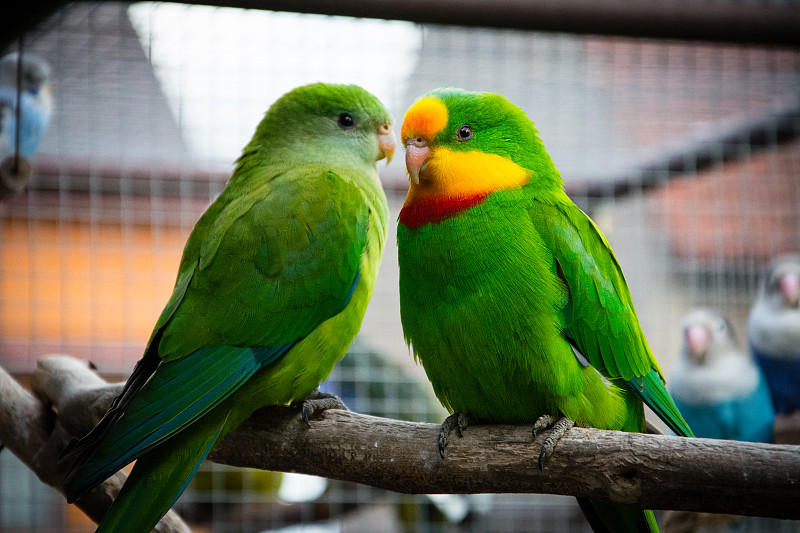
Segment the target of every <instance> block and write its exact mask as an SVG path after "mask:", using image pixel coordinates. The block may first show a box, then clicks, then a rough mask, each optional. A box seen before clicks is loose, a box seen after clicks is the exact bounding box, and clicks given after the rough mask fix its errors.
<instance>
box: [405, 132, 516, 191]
mask: <svg viewBox="0 0 800 533" xmlns="http://www.w3.org/2000/svg"><path fill="white" fill-rule="evenodd" d="M427 166H428V168H427V169H426V171H425V175H424V177H423V178H422V179H421V180H420V183H419V185H417V184H415V183H413V182H412V183H411V188H410V189H409V190H408V196H407V197H406V202H405V203H406V205H410V204H412V203H413V202H414V201H416V200H420V199H424V198H432V197H439V198H451V199H452V198H467V197H473V196H477V195H485V194H489V193H492V192H495V191H500V190H504V189H514V188H517V187H521V186H523V185H525V184H526V183H527V182H528V179H529V177H530V172H529V171H527V170H525V169H524V168H522V167H521V166H519V165H517V164H516V163H514V162H513V161H511V160H510V159H507V158H505V157H502V156H499V155H497V154H486V153H483V152H478V151H474V152H460V151H459V152H456V151H453V150H450V149H449V148H445V147H441V146H439V147H435V148H434V149H433V150H432V152H431V157H430V158H429V159H428V161H427Z"/></svg>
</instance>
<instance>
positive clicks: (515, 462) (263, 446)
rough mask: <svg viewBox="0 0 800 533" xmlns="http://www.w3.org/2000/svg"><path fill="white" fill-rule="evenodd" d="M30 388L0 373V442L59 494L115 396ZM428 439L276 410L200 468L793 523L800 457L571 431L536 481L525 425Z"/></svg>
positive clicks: (44, 373)
mask: <svg viewBox="0 0 800 533" xmlns="http://www.w3.org/2000/svg"><path fill="white" fill-rule="evenodd" d="M31 383H32V388H33V390H34V391H35V393H36V395H37V396H38V397H39V398H40V400H41V401H37V399H36V398H34V397H33V396H31V395H30V394H28V393H26V392H25V391H24V390H22V389H21V388H20V387H19V386H18V385H17V384H16V383H15V382H13V380H11V379H10V377H8V375H7V374H5V373H4V372H1V371H0V439H2V440H3V442H5V443H6V444H7V445H8V447H9V448H10V449H11V450H12V451H13V452H14V453H15V454H17V455H19V456H20V457H21V458H22V460H23V461H24V462H25V463H26V464H28V466H29V467H31V469H33V470H34V471H35V472H36V473H37V474H38V475H39V476H40V477H41V478H42V479H43V480H44V481H45V482H46V483H48V484H51V485H53V486H56V487H57V488H58V487H59V486H60V480H61V479H63V473H62V472H61V467H59V466H57V465H56V462H55V458H56V457H57V455H58V453H59V451H60V449H61V447H63V446H64V445H65V444H66V441H67V440H68V435H67V434H68V431H67V429H69V430H70V431H71V432H74V433H83V432H85V431H86V430H88V428H89V427H91V425H92V424H93V423H94V422H95V421H96V420H97V418H98V417H99V416H100V414H102V412H104V410H105V408H106V407H107V405H108V404H109V403H110V401H111V399H112V398H113V396H114V395H115V394H116V393H117V392H118V391H119V388H120V385H119V384H118V385H106V384H104V382H102V380H100V378H99V377H97V375H96V374H94V373H93V372H92V371H90V370H89V369H88V367H86V365H84V364H82V363H79V362H77V361H76V360H74V359H71V358H67V357H51V358H47V359H44V360H43V361H42V362H41V363H40V364H39V366H38V368H37V370H36V373H35V374H34V376H33V378H32V382H31ZM51 405H52V406H54V407H55V410H56V411H57V412H58V416H57V417H56V415H55V412H54V411H53V410H52V409H50V408H49V406H51ZM438 431H439V426H438V425H436V424H421V423H413V422H401V421H397V420H389V419H384V418H377V417H371V416H365V415H359V414H356V413H352V412H347V411H338V410H332V411H326V412H323V413H322V414H320V415H319V416H318V417H316V418H315V419H314V420H312V422H311V427H307V426H306V425H305V424H304V423H303V422H302V421H301V420H300V415H299V412H298V410H297V409H294V408H291V407H277V406H276V407H269V408H265V409H262V410H260V411H258V412H256V413H255V414H254V415H253V416H252V417H251V418H250V419H249V420H248V421H246V422H245V423H244V424H243V425H242V426H241V427H240V428H239V429H238V430H236V431H235V432H233V433H231V434H230V435H228V437H226V438H225V439H224V440H223V441H222V442H221V443H220V444H219V445H218V446H217V448H216V449H215V450H214V451H213V452H212V453H211V455H210V456H209V459H210V460H212V461H216V462H218V463H224V464H229V465H234V466H246V467H253V468H261V469H268V470H276V471H286V472H301V473H305V474H315V475H319V476H325V477H330V478H335V479H341V480H347V481H354V482H358V483H364V484H368V485H372V486H376V487H381V488H385V489H389V490H393V491H397V492H405V493H483V492H494V493H503V492H514V493H532V492H537V493H550V494H566V495H573V496H581V497H584V496H585V497H591V498H596V499H598V500H606V501H615V502H619V503H625V504H630V505H637V506H641V507H647V508H651V509H680V510H689V511H704V512H714V513H730V514H749V515H757V516H773V517H778V518H795V519H797V518H800V506H798V505H797V502H798V501H800V446H791V445H771V444H756V443H743V442H734V441H720V440H710V439H684V438H679V437H669V436H663V435H642V434H630V433H620V432H613V431H602V430H594V429H581V428H573V429H570V430H569V431H567V433H566V435H565V436H564V438H563V439H562V440H561V441H560V442H559V443H558V445H557V447H556V449H555V453H554V454H553V456H552V457H551V458H550V460H549V462H548V464H547V466H546V468H545V469H544V471H543V472H542V471H539V470H538V468H537V467H536V459H537V456H538V453H539V449H540V446H541V442H542V440H543V439H544V437H545V436H546V434H547V432H543V434H542V435H540V436H539V437H537V439H536V440H535V441H534V440H533V438H532V436H531V428H530V427H527V426H478V425H473V426H470V427H469V428H468V429H467V430H466V432H465V434H464V437H463V438H457V437H453V438H451V440H450V444H449V446H448V448H447V452H446V457H445V458H444V459H442V458H440V456H439V452H438V448H437V436H438ZM118 476H121V474H118ZM121 479H124V478H121ZM112 486H113V483H112ZM117 486H118V485H117ZM113 490H114V489H113V488H110V489H109V488H103V489H100V492H101V493H102V495H105V496H104V499H103V498H101V497H100V496H95V497H94V498H95V499H96V500H97V502H94V503H92V504H91V505H89V504H88V503H87V500H86V499H84V498H82V499H81V500H79V503H80V504H82V506H83V508H85V509H87V508H88V509H87V513H88V514H90V516H92V517H98V516H100V515H102V512H103V511H104V509H105V508H106V507H107V505H108V502H110V499H109V497H108V496H107V494H108V492H109V491H112V492H113ZM178 530H179V529H178Z"/></svg>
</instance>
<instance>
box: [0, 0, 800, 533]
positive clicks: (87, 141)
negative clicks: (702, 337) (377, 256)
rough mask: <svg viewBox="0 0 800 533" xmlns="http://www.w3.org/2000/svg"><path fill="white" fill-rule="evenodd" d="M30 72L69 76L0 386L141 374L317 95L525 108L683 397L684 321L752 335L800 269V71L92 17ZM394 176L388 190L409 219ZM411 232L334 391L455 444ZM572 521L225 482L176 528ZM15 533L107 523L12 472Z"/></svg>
mask: <svg viewBox="0 0 800 533" xmlns="http://www.w3.org/2000/svg"><path fill="white" fill-rule="evenodd" d="M24 53H26V54H32V55H38V56H40V57H41V58H43V59H44V60H45V61H47V62H48V63H49V65H50V67H51V69H52V72H51V76H50V84H51V89H52V94H53V99H54V105H53V116H52V119H51V123H50V126H49V128H48V129H47V131H46V132H45V134H44V137H43V139H42V142H41V145H40V147H39V150H38V152H37V154H36V155H35V157H33V158H32V161H33V164H34V173H33V179H32V180H31V182H30V183H29V184H28V186H27V187H26V188H25V190H24V191H22V192H21V193H19V194H17V195H16V196H14V197H13V198H11V199H9V200H6V201H4V202H3V203H2V204H0V255H2V260H0V314H1V315H2V319H1V320H0V365H2V366H3V367H4V368H5V369H6V370H8V371H10V372H12V373H14V374H16V375H19V376H24V375H25V374H27V373H29V372H30V371H31V370H32V369H33V368H34V367H35V365H36V360H37V359H38V358H39V357H41V356H42V355H43V354H47V353H67V354H70V355H74V356H77V357H81V358H87V359H89V360H91V361H93V362H94V363H95V365H96V366H97V367H98V369H99V370H100V372H102V373H103V374H105V375H108V376H110V377H116V378H122V377H124V376H126V375H127V374H128V373H130V371H131V369H132V367H133V365H134V363H135V361H136V360H137V359H138V358H139V357H140V356H141V352H142V349H143V346H144V344H145V343H146V342H147V339H148V337H149V335H150V331H151V328H152V326H153V324H154V322H155V319H156V318H157V317H158V315H159V313H160V311H161V309H162V307H163V305H164V303H165V302H166V300H167V298H168V297H169V294H170V291H171V288H172V285H173V283H174V279H175V273H176V272H177V266H178V262H179V259H180V254H181V250H182V247H183V244H184V242H185V239H186V237H187V236H188V234H189V231H190V230H191V228H192V227H193V225H194V223H195V221H196V220H197V218H198V217H199V216H200V214H201V213H202V212H203V210H204V209H205V208H206V207H207V206H208V205H209V203H210V202H211V201H212V200H213V199H214V198H215V196H216V195H217V194H219V192H220V191H221V190H222V188H223V187H224V185H225V182H226V180H227V178H228V177H229V176H230V173H231V170H232V168H233V162H234V161H235V159H236V158H237V157H238V155H239V152H240V150H241V148H242V147H243V146H244V145H245V143H246V142H247V140H248V139H249V137H250V135H251V134H252V131H253V130H254V128H255V125H256V124H257V123H258V121H259V120H260V118H261V116H262V115H263V113H264V111H265V110H266V108H267V107H268V106H269V104H270V103H271V102H272V101H274V100H275V99H276V98H277V97H278V96H280V95H281V94H282V93H284V92H286V91H287V90H289V89H291V88H292V87H294V86H297V85H300V84H303V83H307V82H314V81H330V82H348V83H357V84H359V85H362V86H363V87H365V88H366V89H368V90H370V91H371V92H373V93H374V94H376V95H377V96H378V97H379V98H381V99H382V100H383V101H384V102H385V103H386V104H387V106H388V107H389V108H390V109H391V110H392V111H393V113H394V116H395V118H396V120H397V121H398V122H399V121H401V120H402V116H403V113H404V111H405V110H406V109H407V108H408V107H409V105H411V104H412V103H413V102H414V100H415V99H416V98H417V97H418V96H420V95H421V94H424V93H425V92H427V91H429V90H431V89H433V88H436V87H442V86H456V87H463V88H465V89H469V90H480V91H494V92H499V93H502V94H504V95H506V96H507V97H508V98H509V99H510V100H511V101H512V102H514V103H515V104H517V105H519V106H520V107H522V109H523V110H524V111H525V112H526V113H527V114H528V115H529V116H530V117H531V118H532V119H533V121H534V122H535V123H536V125H537V128H538V129H539V131H540V135H541V137H542V139H543V141H544V143H545V144H546V146H547V148H548V150H549V152H550V154H551V155H552V156H553V159H554V161H555V163H556V165H557V167H558V168H559V170H560V171H561V173H562V176H563V178H564V182H565V187H566V189H567V190H568V192H569V193H570V195H571V196H572V197H573V199H574V200H575V201H576V202H577V203H578V204H579V205H580V206H582V207H583V208H584V209H585V210H586V211H587V212H588V213H589V214H590V215H591V216H592V217H593V218H594V220H595V221H596V222H597V223H598V225H599V226H600V227H601V228H602V230H603V231H604V232H605V234H606V236H607V237H608V238H609V240H610V242H611V244H612V246H613V247H614V250H615V252H616V254H617V257H618V259H619V262H620V264H621V265H622V269H623V271H624V272H625V275H626V277H627V280H628V283H629V285H630V288H631V292H632V295H633V299H634V301H635V303H636V306H637V310H638V313H639V317H640V320H641V322H642V325H643V328H644V331H645V333H646V334H647V336H648V339H649V342H650V345H651V347H652V348H653V351H654V352H655V353H656V355H657V357H658V359H659V361H660V362H661V366H662V369H663V370H664V372H665V373H666V374H667V376H669V373H670V370H671V368H672V365H673V363H674V361H675V359H676V358H677V354H678V351H679V346H680V342H681V338H680V330H679V324H680V317H681V316H682V315H683V314H684V313H685V312H686V311H688V310H689V309H691V308H693V307H697V306H710V307H717V308H720V309H722V310H723V311H724V312H725V314H726V315H727V316H728V317H729V318H730V320H731V322H732V323H733V324H734V326H735V327H737V326H738V328H737V329H739V330H740V331H744V327H743V325H744V323H745V321H746V317H747V313H748V310H749V308H750V305H751V304H752V301H753V299H754V297H755V293H756V289H757V283H758V280H759V278H760V276H761V274H762V271H763V268H764V266H765V265H766V263H767V262H768V261H769V260H770V259H771V258H773V257H775V256H777V255H780V254H782V253H786V252H792V251H798V250H800V179H798V176H800V141H798V140H797V139H798V134H800V52H798V51H797V49H791V48H780V47H767V46H757V45H743V44H725V43H708V42H701V41H675V40H654V39H641V38H625V37H601V36H596V35H578V34H566V33H552V32H533V31H522V30H500V29H487V28H466V27H459V26H443V25H418V24H413V23H410V22H403V21H396V20H395V21H392V20H367V19H355V18H347V17H334V16H322V15H308V14H295V13H281V12H269V11H253V10H240V9H232V8H217V7H208V6H191V5H179V4H171V3H163V4H162V3H135V4H127V3H115V2H100V3H91V2H76V3H72V4H69V5H67V6H66V7H64V8H62V9H61V10H59V11H58V12H57V13H56V14H55V15H53V16H52V17H50V18H48V19H47V20H46V21H45V22H43V23H42V24H40V25H38V26H37V27H36V28H35V29H34V30H32V31H30V32H29V33H28V34H27V35H26V36H25V39H24ZM400 159H402V158H398V160H395V161H394V162H393V163H391V164H390V165H389V166H388V167H386V168H385V169H382V170H381V177H382V180H383V182H384V186H385V188H386V190H387V194H388V196H389V202H390V209H391V214H390V219H391V220H392V221H395V220H396V218H397V214H398V212H399V209H400V207H401V206H402V202H403V199H404V196H405V191H406V187H407V185H406V184H407V178H406V177H405V173H404V168H403V165H402V161H399V160H400ZM393 223H395V224H396V222H393ZM394 230H395V228H394V227H391V228H390V230H389V235H390V243H389V244H388V245H387V247H386V253H385V256H384V260H383V265H382V270H381V273H380V278H379V281H378V285H377V287H376V290H375V295H374V297H373V300H372V302H371V304H370V307H369V309H368V312H367V316H366V317H365V320H364V325H363V328H362V331H361V333H360V334H359V338H358V340H357V342H356V344H354V346H353V347H352V348H351V351H350V353H349V354H348V356H347V357H346V358H345V359H344V360H343V362H342V363H340V365H339V366H337V368H336V369H335V371H334V374H333V375H332V377H331V380H330V381H329V382H328V383H327V384H326V385H325V386H326V387H327V388H328V390H330V391H332V392H336V393H338V394H340V395H341V396H342V397H343V398H344V399H345V403H347V404H348V406H349V407H350V408H351V409H353V410H355V411H357V412H361V413H369V414H376V415H380V416H387V417H391V418H401V419H406V420H414V421H430V422H438V421H439V420H441V419H442V418H443V416H444V415H445V414H446V413H445V412H444V410H443V409H442V408H441V407H439V405H438V403H437V402H436V400H435V398H434V396H433V392H432V390H431V388H430V385H429V384H428V382H427V380H426V378H425V376H424V373H423V372H422V370H421V368H420V367H418V366H417V365H416V364H415V362H414V360H413V358H412V357H410V356H409V351H408V348H407V346H406V345H405V342H404V340H403V334H402V330H401V326H400V314H399V301H398V295H397V283H398V271H397V255H396V254H397V250H396V247H395V244H394V242H393V241H391V239H393V238H394V236H393V234H394ZM20 480H23V481H20ZM573 501H574V500H573V499H571V498H566V497H557V496H541V495H477V496H451V497H444V496H442V497H430V496H422V495H417V496H409V495H399V494H394V493H391V492H387V491H381V490H378V489H373V488H370V487H365V486H359V485H354V484H348V483H344V482H338V481H329V480H319V479H310V478H304V477H297V476H293V475H288V474H283V475H282V474H277V473H271V472H256V471H242V470H239V469H232V468H228V467H223V466H220V465H214V464H206V465H204V466H203V467H202V469H201V472H200V473H199V474H198V476H197V478H196V479H195V480H194V482H193V483H192V485H191V486H190V487H189V489H188V490H187V492H186V493H185V494H184V496H183V497H182V498H181V500H180V501H179V502H178V507H177V508H178V510H179V511H180V512H182V513H183V514H184V515H185V516H186V517H187V518H188V519H189V520H190V521H191V522H192V523H194V524H197V527H198V530H210V531H268V530H281V529H283V530H286V531H301V530H302V531H317V530H319V531H327V530H331V531H376V530H381V531H588V530H589V528H588V525H587V524H586V523H585V521H584V519H583V518H582V516H581V513H580V511H579V510H578V508H577V506H576V505H575V504H574V503H573ZM302 527H304V528H305V529H303V528H302ZM312 527H316V528H317V529H312ZM787 527H788V526H787ZM12 529H13V530H16V531H22V530H31V531H33V530H36V531H48V530H53V531H56V530H58V531H65V530H70V531H85V530H91V525H90V523H89V522H88V519H85V518H82V517H81V516H80V513H79V512H78V511H74V510H72V509H70V508H68V507H67V506H66V504H65V503H63V500H62V498H61V497H60V496H59V495H58V494H56V493H55V492H53V491H51V490H50V489H47V488H46V487H44V486H43V485H42V484H40V483H38V481H36V480H35V478H33V477H32V475H30V474H27V473H26V471H25V469H24V467H22V466H21V465H20V464H19V463H17V462H15V460H14V459H13V457H11V456H10V454H8V453H2V454H0V530H12Z"/></svg>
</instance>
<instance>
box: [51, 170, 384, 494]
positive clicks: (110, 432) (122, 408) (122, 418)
mask: <svg viewBox="0 0 800 533" xmlns="http://www.w3.org/2000/svg"><path fill="white" fill-rule="evenodd" d="M275 181H276V180H263V181H262V183H261V184H260V185H259V186H255V187H251V188H249V189H248V190H247V191H241V190H238V191H237V190H233V191H231V190H230V189H231V187H230V186H229V188H228V189H226V191H225V192H223V195H221V196H220V198H218V199H217V201H216V202H215V203H214V204H212V206H211V207H210V208H209V210H208V211H207V212H206V213H205V214H204V215H203V217H201V219H200V220H199V221H198V223H197V225H196V226H195V229H194V230H193V232H192V235H191V236H190V238H189V240H188V241H187V244H186V247H185V249H184V255H183V259H182V261H181V268H180V271H179V274H178V279H177V282H176V285H175V289H174V290H173V293H172V296H171V298H170V299H169V301H168V303H167V305H166V307H165V309H164V311H163V312H162V314H161V316H160V317H159V319H158V321H157V323H156V328H155V330H154V333H153V335H152V336H151V339H150V341H149V344H148V348H147V350H146V352H145V355H144V357H143V358H142V360H140V361H139V363H137V365H136V368H135V369H134V372H133V374H132V375H131V378H130V379H129V380H128V383H127V384H126V386H125V388H124V389H123V392H122V393H121V394H120V396H119V397H118V398H117V399H116V400H115V402H114V404H113V405H112V408H111V409H110V410H109V411H108V413H106V416H105V417H104V418H103V420H101V421H100V423H98V425H97V426H96V427H95V428H94V429H93V430H92V432H90V433H89V434H88V435H87V436H85V437H84V438H83V439H81V440H80V441H77V442H73V443H72V444H71V445H70V446H69V447H68V448H67V449H66V450H65V452H64V454H63V455H62V461H67V460H72V459H75V463H74V464H73V466H72V468H71V470H70V473H69V474H68V477H67V481H66V483H65V491H66V492H67V494H68V496H69V498H70V499H71V500H73V499H75V498H76V497H77V496H79V495H80V494H81V493H82V492H83V491H85V490H87V489H88V488H91V487H92V486H94V485H95V484H97V483H99V482H100V481H102V480H103V479H105V478H106V477H108V475H110V474H112V473H113V472H114V471H116V470H118V469H119V468H121V467H122V466H124V465H125V464H127V463H129V462H130V461H132V460H134V459H136V458H137V457H139V456H141V455H142V454H143V453H145V452H147V451H148V450H150V449H152V448H153V447H154V446H157V445H159V444H160V443H162V442H163V441H164V440H166V439H168V438H170V437H171V436H173V435H174V434H175V433H177V432H179V431H181V430H182V429H183V428H185V427H186V426H187V425H189V424H191V423H192V422H194V421H196V420H197V419H199V418H200V417H202V416H203V415H204V414H206V413H208V412H209V411H210V410H211V409H213V407H215V406H216V405H218V404H219V403H220V402H222V401H223V400H224V399H225V398H227V397H228V396H230V394H232V393H233V392H234V391H236V390H237V389H238V388H239V387H240V386H241V385H242V384H243V383H244V382H245V381H247V379H248V378H249V377H250V376H252V375H253V374H254V373H255V372H256V371H257V370H258V369H259V368H262V367H265V366H266V365H269V364H270V363H273V362H274V361H276V360H277V359H278V358H280V357H281V356H282V355H284V354H285V353H287V352H288V351H289V350H290V349H291V347H292V346H293V345H294V344H295V343H296V342H297V341H299V340H301V339H302V338H304V337H305V336H306V335H308V334H309V333H310V332H311V331H313V329H314V328H315V327H316V326H317V325H319V324H320V323H322V322H324V321H325V320H327V319H328V318H330V317H332V316H334V315H336V314H337V313H339V312H340V311H341V310H342V309H344V307H345V306H346V305H347V303H348V302H349V300H350V298H351V296H352V295H353V291H354V290H355V287H356V285H357V284H358V282H359V278H360V272H359V265H360V259H361V255H362V253H363V251H364V248H365V246H366V240H367V233H368V225H369V208H368V207H367V205H366V204H365V202H364V200H363V198H362V197H361V193H360V192H359V190H358V189H357V187H356V186H355V185H353V184H352V183H351V182H350V181H348V180H345V179H342V178H341V177H340V176H338V175H336V174H334V173H332V172H323V173H322V174H321V175H320V176H317V177H312V179H308V177H305V179H304V177H303V176H293V175H291V174H289V175H286V176H282V177H281V179H280V180H279V181H280V184H279V185H276V184H275ZM229 197H230V198H229ZM343 221H344V222H345V223H343ZM335 244H340V246H335ZM265 400H266V402H267V403H270V401H269V399H268V398H267V399H265ZM273 401H274V400H273Z"/></svg>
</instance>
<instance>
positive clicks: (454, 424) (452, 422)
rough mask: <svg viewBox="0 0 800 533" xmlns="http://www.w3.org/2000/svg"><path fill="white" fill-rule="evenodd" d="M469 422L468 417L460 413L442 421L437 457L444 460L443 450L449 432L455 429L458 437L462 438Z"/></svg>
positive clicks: (445, 446) (448, 438)
mask: <svg viewBox="0 0 800 533" xmlns="http://www.w3.org/2000/svg"><path fill="white" fill-rule="evenodd" d="M469 422H470V420H469V417H468V416H467V415H465V414H462V413H455V414H452V415H450V416H448V417H447V418H445V419H444V422H442V427H441V428H440V429H439V455H440V456H441V458H442V459H444V449H445V448H447V443H448V442H449V440H450V432H451V431H453V430H454V429H455V430H457V431H458V436H459V437H463V436H464V431H465V430H466V429H467V426H469Z"/></svg>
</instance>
